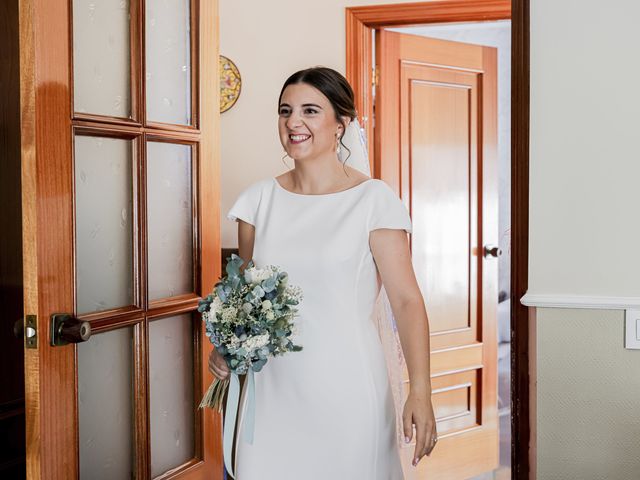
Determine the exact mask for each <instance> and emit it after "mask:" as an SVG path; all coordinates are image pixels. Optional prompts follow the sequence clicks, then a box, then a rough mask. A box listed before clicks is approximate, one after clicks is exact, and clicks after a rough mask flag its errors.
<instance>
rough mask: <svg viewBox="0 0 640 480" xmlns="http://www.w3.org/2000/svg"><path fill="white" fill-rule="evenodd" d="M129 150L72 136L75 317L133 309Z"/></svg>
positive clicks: (128, 145)
mask: <svg viewBox="0 0 640 480" xmlns="http://www.w3.org/2000/svg"><path fill="white" fill-rule="evenodd" d="M132 154H133V145H132V141H131V140H121V139H114V138H104V137H90V136H80V135H79V136H76V138H75V186H76V275H77V292H76V296H77V311H78V313H79V314H82V313H88V312H95V311H100V310H107V309H109V308H114V307H122V306H127V305H132V304H133V220H132V219H133V214H132V209H133V174H132V166H131V163H132Z"/></svg>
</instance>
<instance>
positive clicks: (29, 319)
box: [24, 315, 38, 348]
mask: <svg viewBox="0 0 640 480" xmlns="http://www.w3.org/2000/svg"><path fill="white" fill-rule="evenodd" d="M24 346H25V348H38V317H37V316H36V315H27V316H26V318H25V320H24Z"/></svg>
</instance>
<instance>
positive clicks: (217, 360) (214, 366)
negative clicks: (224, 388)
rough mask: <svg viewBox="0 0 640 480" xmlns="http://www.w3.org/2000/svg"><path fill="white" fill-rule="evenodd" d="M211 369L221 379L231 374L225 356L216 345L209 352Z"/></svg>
mask: <svg viewBox="0 0 640 480" xmlns="http://www.w3.org/2000/svg"><path fill="white" fill-rule="evenodd" d="M209 370H210V371H211V373H213V374H214V375H215V376H216V377H218V378H219V379H220V380H224V379H225V378H227V377H228V376H229V372H230V370H229V366H228V365H227V362H226V360H225V359H224V357H223V356H222V355H220V354H219V353H218V351H217V350H216V349H215V347H214V348H213V350H212V351H211V353H210V354H209Z"/></svg>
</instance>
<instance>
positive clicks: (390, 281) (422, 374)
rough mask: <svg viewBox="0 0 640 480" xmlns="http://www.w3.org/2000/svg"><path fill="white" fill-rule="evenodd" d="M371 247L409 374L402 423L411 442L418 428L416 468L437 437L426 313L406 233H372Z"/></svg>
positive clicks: (391, 231)
mask: <svg viewBox="0 0 640 480" xmlns="http://www.w3.org/2000/svg"><path fill="white" fill-rule="evenodd" d="M369 246H370V247H371V252H372V254H373V258H374V260H375V262H376V265H377V267H378V271H379V272H380V277H381V278H382V283H383V285H384V287H385V290H386V291H387V295H388V297H389V302H390V303H391V310H392V311H393V315H394V317H395V319H396V323H397V325H398V334H399V336H400V343H401V344H402V351H403V353H404V357H405V360H406V362H407V369H408V370H409V382H410V393H409V398H408V399H407V402H406V404H405V407H404V411H403V415H402V419H403V426H404V434H405V436H406V437H407V438H408V439H409V440H410V439H411V437H412V433H413V431H412V430H413V429H412V426H411V424H412V423H414V424H415V425H416V449H415V454H414V465H415V464H417V462H418V461H419V460H420V458H422V456H423V455H425V454H426V455H429V454H430V453H431V450H432V449H433V447H434V446H435V443H434V438H435V435H436V424H435V417H434V414H433V406H432V404H431V376H430V367H429V353H430V350H429V321H428V319H427V311H426V309H425V305H424V299H423V297H422V292H421V291H420V287H419V286H418V282H417V280H416V276H415V273H414V271H413V264H412V263H411V253H410V252H409V243H408V241H407V234H406V233H405V232H404V230H397V229H386V228H382V229H377V230H373V231H372V232H371V233H370V235H369Z"/></svg>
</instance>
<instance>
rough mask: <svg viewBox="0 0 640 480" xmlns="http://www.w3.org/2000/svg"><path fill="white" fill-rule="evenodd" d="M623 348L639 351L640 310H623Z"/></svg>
mask: <svg viewBox="0 0 640 480" xmlns="http://www.w3.org/2000/svg"><path fill="white" fill-rule="evenodd" d="M624 323H625V336H624V337H625V342H624V346H625V348H628V349H632V350H640V310H633V309H629V310H625V312H624Z"/></svg>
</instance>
